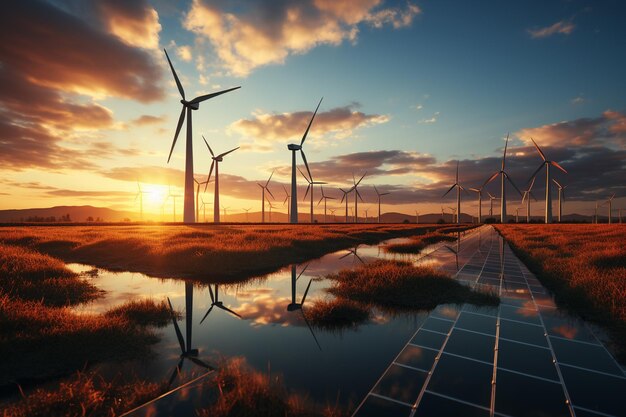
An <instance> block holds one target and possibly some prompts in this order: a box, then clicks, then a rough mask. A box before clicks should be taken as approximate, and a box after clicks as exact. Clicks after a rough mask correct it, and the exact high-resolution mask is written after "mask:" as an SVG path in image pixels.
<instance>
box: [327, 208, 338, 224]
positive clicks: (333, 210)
mask: <svg viewBox="0 0 626 417" xmlns="http://www.w3.org/2000/svg"><path fill="white" fill-rule="evenodd" d="M329 210H330V215H331V216H333V223H336V222H337V218H336V217H335V212H336V211H337V209H332V208H331V209H329Z"/></svg>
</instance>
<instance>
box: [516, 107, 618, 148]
mask: <svg viewBox="0 0 626 417" xmlns="http://www.w3.org/2000/svg"><path fill="white" fill-rule="evenodd" d="M515 135H516V136H517V137H519V138H520V139H522V141H524V142H525V143H526V144H531V143H532V142H531V141H530V138H533V139H534V140H535V141H536V142H537V143H538V144H539V146H543V145H547V146H609V147H622V148H623V147H624V146H626V114H624V113H621V112H618V111H613V110H607V111H605V112H604V113H602V115H601V116H599V117H595V118H590V117H584V118H579V119H575V120H570V121H563V122H558V123H552V124H547V125H543V126H538V127H532V128H526V129H522V130H520V131H518V132H516V133H515Z"/></svg>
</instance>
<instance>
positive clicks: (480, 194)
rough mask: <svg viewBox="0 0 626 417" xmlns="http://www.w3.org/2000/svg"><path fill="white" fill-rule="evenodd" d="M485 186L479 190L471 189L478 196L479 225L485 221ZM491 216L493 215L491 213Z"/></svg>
mask: <svg viewBox="0 0 626 417" xmlns="http://www.w3.org/2000/svg"><path fill="white" fill-rule="evenodd" d="M484 187H485V186H484V185H482V186H480V187H479V188H470V189H469V190H470V191H474V192H475V193H476V194H478V223H481V222H482V221H483V188H484ZM490 214H491V213H490Z"/></svg>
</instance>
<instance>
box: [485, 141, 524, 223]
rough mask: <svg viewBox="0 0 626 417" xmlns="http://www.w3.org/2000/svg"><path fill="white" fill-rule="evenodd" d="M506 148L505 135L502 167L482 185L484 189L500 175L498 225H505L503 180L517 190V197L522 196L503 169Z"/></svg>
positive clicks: (504, 189) (504, 184)
mask: <svg viewBox="0 0 626 417" xmlns="http://www.w3.org/2000/svg"><path fill="white" fill-rule="evenodd" d="M508 146H509V134H508V133H507V134H506V143H505V145H504V154H503V155H502V167H501V168H500V171H496V172H494V173H493V175H492V176H491V177H490V178H489V179H488V180H487V181H485V183H484V184H483V187H484V186H485V185H487V184H489V183H490V182H491V181H493V180H494V179H496V177H497V176H498V175H500V181H501V183H500V223H506V181H505V180H509V182H510V183H511V185H512V186H513V187H514V188H515V189H516V190H517V192H518V193H519V195H520V196H521V195H522V192H521V191H520V190H519V188H517V185H515V183H514V182H513V180H512V179H511V177H509V174H507V172H506V171H505V170H504V167H505V165H506V150H507V148H508Z"/></svg>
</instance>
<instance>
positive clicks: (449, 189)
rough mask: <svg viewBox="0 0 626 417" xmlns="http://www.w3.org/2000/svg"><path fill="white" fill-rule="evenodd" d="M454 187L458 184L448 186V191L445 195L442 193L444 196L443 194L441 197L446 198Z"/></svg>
mask: <svg viewBox="0 0 626 417" xmlns="http://www.w3.org/2000/svg"><path fill="white" fill-rule="evenodd" d="M454 187H456V184H454V185H453V186H452V187H450V188H448V191H446V193H445V194H444V195H442V196H441V198H444V197H445V196H446V195H448V193H449V192H450V191H452V189H453V188H454Z"/></svg>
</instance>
